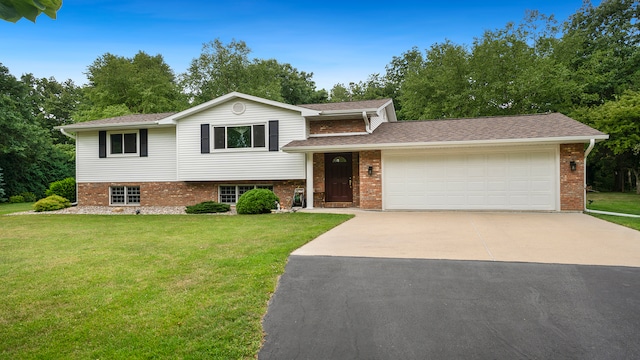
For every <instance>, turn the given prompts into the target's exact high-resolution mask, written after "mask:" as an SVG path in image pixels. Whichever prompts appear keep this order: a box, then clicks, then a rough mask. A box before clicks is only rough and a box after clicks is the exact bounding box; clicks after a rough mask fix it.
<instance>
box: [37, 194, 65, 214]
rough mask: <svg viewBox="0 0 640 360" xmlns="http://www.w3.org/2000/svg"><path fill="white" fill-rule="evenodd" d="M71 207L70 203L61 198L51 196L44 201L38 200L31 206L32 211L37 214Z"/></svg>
mask: <svg viewBox="0 0 640 360" xmlns="http://www.w3.org/2000/svg"><path fill="white" fill-rule="evenodd" d="M69 206H71V202H70V201H69V200H67V199H65V198H63V197H62V196H58V195H51V196H48V197H46V198H44V199H40V200H38V201H37V202H36V203H35V204H33V209H34V210H35V211H37V212H41V211H53V210H60V209H64V208H68V207H69Z"/></svg>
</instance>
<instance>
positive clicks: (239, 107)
mask: <svg viewBox="0 0 640 360" xmlns="http://www.w3.org/2000/svg"><path fill="white" fill-rule="evenodd" d="M245 110H246V107H245V106H244V104H243V103H241V102H237V103H235V104H233V106H232V107H231V111H232V112H233V113H234V114H236V115H240V114H242V113H244V111H245Z"/></svg>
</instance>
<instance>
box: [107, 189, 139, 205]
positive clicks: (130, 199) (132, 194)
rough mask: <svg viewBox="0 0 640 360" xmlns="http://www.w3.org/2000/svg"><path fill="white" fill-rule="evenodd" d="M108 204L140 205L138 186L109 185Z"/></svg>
mask: <svg viewBox="0 0 640 360" xmlns="http://www.w3.org/2000/svg"><path fill="white" fill-rule="evenodd" d="M109 205H140V186H111V187H110V188H109Z"/></svg>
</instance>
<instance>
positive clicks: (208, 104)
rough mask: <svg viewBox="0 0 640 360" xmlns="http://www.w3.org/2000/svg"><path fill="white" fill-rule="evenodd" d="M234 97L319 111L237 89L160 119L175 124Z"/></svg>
mask: <svg viewBox="0 0 640 360" xmlns="http://www.w3.org/2000/svg"><path fill="white" fill-rule="evenodd" d="M233 99H244V100H248V101H254V102H257V103H261V104H265V105H270V106H274V107H279V108H283V109H287V110H292V111H297V112H300V113H302V116H314V115H318V114H319V112H318V111H315V110H311V109H307V108H303V107H300V106H295V105H290V104H285V103H281V102H279V101H274V100H268V99H263V98H261V97H257V96H253V95H247V94H243V93H239V92H237V91H234V92H230V93H228V94H226V95H222V96H220V97H217V98H215V99H213V100H209V101H207V102H205V103H202V104H200V105H197V106H194V107H192V108H189V109H187V110H184V111H181V112H179V113H177V114H173V115H171V116H169V117H167V118H164V119H162V120H160V124H175V123H176V121H177V120H180V119H182V118H184V117H187V116H189V115H193V114H196V113H199V112H201V111H203V110H206V109H209V108H211V107H214V106H217V105H220V104H222V103H225V102H227V101H230V100H233Z"/></svg>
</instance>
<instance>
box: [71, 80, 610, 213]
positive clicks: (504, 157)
mask: <svg viewBox="0 0 640 360" xmlns="http://www.w3.org/2000/svg"><path fill="white" fill-rule="evenodd" d="M59 129H60V131H62V132H63V133H65V134H66V135H68V136H71V137H74V138H75V139H76V182H77V187H78V189H77V191H78V204H79V205H80V206H86V205H92V206H96V205H98V206H182V205H193V204H196V203H199V202H202V201H207V200H214V201H218V202H222V203H228V204H234V203H235V202H236V201H237V200H238V198H239V197H240V195H242V194H243V193H244V192H246V191H248V190H250V189H253V188H266V189H271V190H273V191H274V192H275V193H276V195H277V196H278V197H279V198H280V200H281V204H282V206H283V207H289V206H291V204H292V201H293V197H294V190H295V189H296V188H302V189H305V191H304V198H305V199H306V207H308V208H313V207H356V208H362V209H375V210H538V211H580V210H582V209H583V208H584V200H585V158H586V155H587V154H588V152H589V151H590V150H591V148H593V145H594V143H595V142H597V141H600V140H604V139H607V137H608V135H606V134H603V133H601V132H600V131H597V130H595V129H593V128H591V127H589V126H587V125H584V124H582V123H580V122H578V121H575V120H573V119H571V118H569V117H567V116H564V115H562V114H559V113H548V114H536V115H522V116H501V117H483V118H468V119H448V120H431V121H397V118H396V113H395V109H394V105H393V101H392V100H390V99H383V100H367V101H354V102H345V103H326V104H311V105H289V104H284V103H280V102H276V101H272V100H267V99H262V98H259V97H255V96H250V95H246V94H241V93H237V92H234V93H230V94H227V95H224V96H221V97H219V98H216V99H213V100H211V101H209V102H206V103H204V104H201V105H198V106H194V107H192V108H190V109H187V110H185V111H182V112H177V113H163V114H147V115H128V116H122V117H117V118H109V119H102V120H96V121H89V122H83V123H77V124H71V125H65V126H61V127H59Z"/></svg>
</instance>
